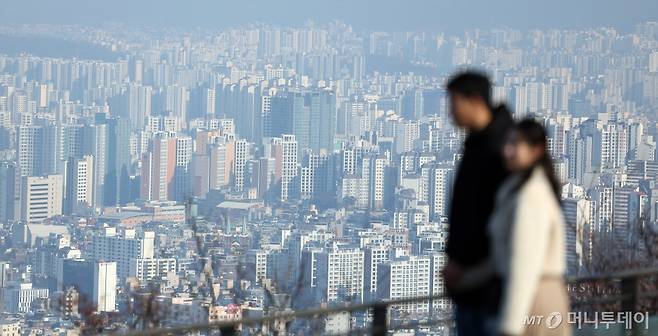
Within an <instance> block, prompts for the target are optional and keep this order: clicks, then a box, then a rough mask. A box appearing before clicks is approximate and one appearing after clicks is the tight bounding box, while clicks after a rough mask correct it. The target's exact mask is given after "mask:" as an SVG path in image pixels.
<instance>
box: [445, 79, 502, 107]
mask: <svg viewBox="0 0 658 336" xmlns="http://www.w3.org/2000/svg"><path fill="white" fill-rule="evenodd" d="M446 88H447V89H448V92H450V93H459V94H461V95H463V96H465V97H468V98H481V99H482V100H483V101H484V102H485V104H487V106H492V103H491V82H490V81H489V78H487V76H486V75H484V74H481V73H479V72H474V71H466V72H462V73H458V74H457V75H455V76H453V77H451V78H450V80H448V84H447V85H446Z"/></svg>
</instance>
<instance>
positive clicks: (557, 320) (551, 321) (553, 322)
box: [546, 312, 562, 329]
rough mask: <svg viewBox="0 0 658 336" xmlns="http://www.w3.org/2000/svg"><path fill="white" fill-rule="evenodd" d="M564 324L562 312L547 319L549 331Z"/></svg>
mask: <svg viewBox="0 0 658 336" xmlns="http://www.w3.org/2000/svg"><path fill="white" fill-rule="evenodd" d="M560 324H562V314H560V312H552V313H550V314H548V316H547V317H546V327H547V328H548V329H555V328H557V327H559V326H560Z"/></svg>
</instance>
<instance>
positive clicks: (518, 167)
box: [503, 131, 544, 172]
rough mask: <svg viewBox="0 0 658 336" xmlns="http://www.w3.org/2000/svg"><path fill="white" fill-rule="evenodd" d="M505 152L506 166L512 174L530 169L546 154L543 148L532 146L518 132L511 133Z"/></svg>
mask: <svg viewBox="0 0 658 336" xmlns="http://www.w3.org/2000/svg"><path fill="white" fill-rule="evenodd" d="M503 151H504V152H503V155H504V157H505V164H506V165H507V169H509V170H510V171H511V172H521V171H525V170H527V169H529V168H530V167H532V166H533V165H534V164H535V163H536V162H537V161H538V160H539V159H540V158H541V156H542V155H543V154H544V153H543V148H542V147H541V146H533V145H530V144H529V143H528V142H527V141H525V139H523V138H522V137H521V136H520V135H519V133H518V132H517V131H512V132H511V133H510V135H509V136H508V138H507V143H506V144H505V147H504V149H503Z"/></svg>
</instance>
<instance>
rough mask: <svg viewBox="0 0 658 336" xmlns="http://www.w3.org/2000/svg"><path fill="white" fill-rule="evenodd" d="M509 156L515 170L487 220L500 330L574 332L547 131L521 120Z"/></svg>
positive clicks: (504, 332) (507, 149)
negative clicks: (498, 281)
mask: <svg viewBox="0 0 658 336" xmlns="http://www.w3.org/2000/svg"><path fill="white" fill-rule="evenodd" d="M504 156H505V160H506V165H507V168H508V169H509V170H510V172H512V175H511V176H510V178H508V179H507V180H506V181H505V182H504V183H503V185H502V186H501V188H500V190H499V192H498V196H497V199H496V207H495V209H496V210H495V211H494V213H493V215H492V217H491V220H490V222H489V226H488V229H489V234H490V238H491V241H492V260H491V262H492V264H491V265H492V267H493V270H494V273H495V274H496V275H498V276H500V277H501V278H502V279H503V283H504V285H503V288H504V289H503V297H502V300H501V307H500V310H499V318H498V321H497V324H498V326H499V333H500V334H501V335H570V334H571V330H570V328H569V325H568V316H567V314H568V307H569V302H568V297H567V292H566V285H565V283H564V279H563V277H564V273H565V241H564V240H565V229H564V227H565V225H564V219H563V216H562V211H561V209H560V192H559V190H560V185H559V183H558V182H557V179H556V178H555V176H554V174H553V165H552V162H551V159H550V156H549V153H548V151H547V148H546V131H545V130H544V128H543V127H542V126H541V125H540V124H538V123H537V122H535V121H533V120H523V121H521V122H520V123H519V124H518V125H516V126H515V127H514V129H513V130H512V131H511V134H510V137H509V140H508V142H507V144H506V145H505V147H504ZM533 316H534V317H535V318H534V323H531V321H533V319H532V317H533ZM540 316H543V318H542V319H541V320H539V319H538V317H540ZM539 321H540V322H539Z"/></svg>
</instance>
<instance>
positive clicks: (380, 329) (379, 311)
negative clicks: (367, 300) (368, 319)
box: [371, 303, 388, 336]
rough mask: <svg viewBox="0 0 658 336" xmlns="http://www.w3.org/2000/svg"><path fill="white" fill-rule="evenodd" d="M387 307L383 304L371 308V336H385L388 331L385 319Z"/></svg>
mask: <svg viewBox="0 0 658 336" xmlns="http://www.w3.org/2000/svg"><path fill="white" fill-rule="evenodd" d="M386 310H387V306H386V305H385V304H383V303H380V304H376V305H374V306H373V308H372V327H371V332H372V336H385V335H386V332H387V331H388V325H387V323H386V322H387V318H386Z"/></svg>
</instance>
